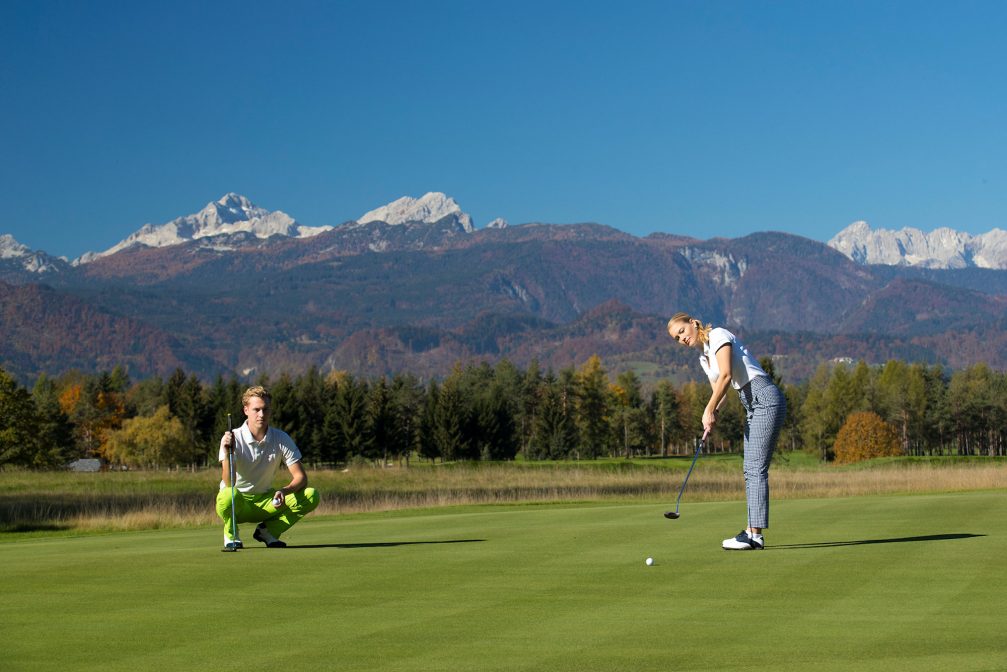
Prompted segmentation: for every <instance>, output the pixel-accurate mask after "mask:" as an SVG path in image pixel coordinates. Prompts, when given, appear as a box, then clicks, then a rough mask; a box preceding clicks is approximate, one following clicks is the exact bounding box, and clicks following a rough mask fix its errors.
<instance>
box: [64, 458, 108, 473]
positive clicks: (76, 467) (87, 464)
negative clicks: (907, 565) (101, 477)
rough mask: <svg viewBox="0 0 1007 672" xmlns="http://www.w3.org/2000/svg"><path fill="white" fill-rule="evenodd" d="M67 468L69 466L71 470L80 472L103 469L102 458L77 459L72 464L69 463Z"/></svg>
mask: <svg viewBox="0 0 1007 672" xmlns="http://www.w3.org/2000/svg"><path fill="white" fill-rule="evenodd" d="M67 468H69V469H70V471H79V472H95V471H101V460H95V459H86V460H77V461H75V462H71V463H70V464H68V465H67Z"/></svg>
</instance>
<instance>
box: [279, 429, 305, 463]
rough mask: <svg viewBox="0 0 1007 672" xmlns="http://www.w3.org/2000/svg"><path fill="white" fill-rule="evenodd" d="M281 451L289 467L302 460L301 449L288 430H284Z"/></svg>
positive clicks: (284, 461)
mask: <svg viewBox="0 0 1007 672" xmlns="http://www.w3.org/2000/svg"><path fill="white" fill-rule="evenodd" d="M280 452H282V453H283V463H284V464H286V465H287V466H288V467H289V466H290V465H292V464H294V463H295V462H300V461H301V451H300V449H298V447H297V444H296V443H294V440H293V439H292V438H290V435H289V434H287V433H286V432H284V434H283V436H282V437H281V439H280Z"/></svg>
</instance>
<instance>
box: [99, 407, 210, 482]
mask: <svg viewBox="0 0 1007 672" xmlns="http://www.w3.org/2000/svg"><path fill="white" fill-rule="evenodd" d="M102 449H103V453H104V454H103V457H104V458H105V459H106V460H108V461H109V462H111V463H113V464H126V465H129V466H136V467H148V466H159V465H178V464H188V463H190V462H193V461H195V460H196V459H197V457H198V456H197V455H194V454H193V450H192V448H191V442H190V441H189V436H188V434H187V433H186V431H185V427H184V426H183V425H182V421H181V420H179V419H178V418H176V417H174V416H173V415H171V413H170V412H169V411H168V407H167V406H161V407H160V408H158V409H157V411H156V412H155V413H154V415H151V416H147V417H143V416H141V417H136V418H131V419H129V420H126V421H125V422H123V423H122V428H121V429H117V430H113V431H112V432H111V433H110V434H109V436H108V439H107V440H106V441H105V444H104V445H103V447H102Z"/></svg>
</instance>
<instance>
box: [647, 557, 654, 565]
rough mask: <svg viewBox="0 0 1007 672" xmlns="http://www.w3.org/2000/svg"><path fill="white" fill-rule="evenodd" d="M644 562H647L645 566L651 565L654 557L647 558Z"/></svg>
mask: <svg viewBox="0 0 1007 672" xmlns="http://www.w3.org/2000/svg"><path fill="white" fill-rule="evenodd" d="M646 562H647V566H648V567H650V566H651V565H653V564H654V558H647V561H646Z"/></svg>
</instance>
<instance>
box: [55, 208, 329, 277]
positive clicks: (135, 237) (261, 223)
mask: <svg viewBox="0 0 1007 672" xmlns="http://www.w3.org/2000/svg"><path fill="white" fill-rule="evenodd" d="M331 228H332V227H331V226H301V225H300V224H298V223H297V222H296V221H295V220H294V219H293V218H292V217H291V216H290V215H288V214H287V213H285V212H281V211H279V210H274V211H269V210H266V209H265V208H260V207H259V206H257V205H255V204H254V203H252V202H251V201H250V200H248V198H246V197H244V196H242V195H241V194H236V193H233V192H231V193H228V194H225V195H224V196H222V197H221V198H220V199H218V200H216V201H213V202H211V203H207V204H206V207H204V208H203V209H202V210H200V211H199V212H197V213H195V214H192V215H186V216H184V217H178V218H176V219H173V220H171V221H170V222H167V223H165V224H156V225H155V224H144V225H143V226H142V227H140V229H139V230H138V231H136V232H135V233H133V234H131V235H130V236H129V237H127V238H126V239H124V240H122V241H120V242H119V243H117V244H116V245H114V246H112V247H110V248H109V249H107V250H105V251H104V252H99V253H97V254H95V253H93V252H88V253H87V254H84V255H83V256H81V257H80V258H78V259H77V260H76V261H75V262H74V263H78V264H86V263H88V262H91V261H94V260H95V259H98V258H100V257H105V256H108V255H110V254H115V253H116V252H118V251H120V250H124V249H126V248H128V247H133V246H134V245H145V246H147V247H166V246H168V245H178V244H179V243H185V242H188V241H190V240H198V239H200V238H207V237H210V236H219V235H223V234H231V233H240V232H248V233H252V234H254V235H255V236H256V237H258V238H269V237H270V236H276V235H280V236H290V237H293V238H308V237H310V236H315V235H318V234H319V233H322V232H324V231H328V230H329V229H331Z"/></svg>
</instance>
